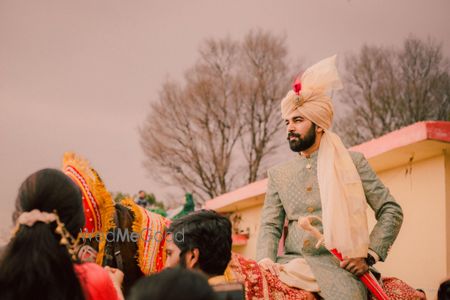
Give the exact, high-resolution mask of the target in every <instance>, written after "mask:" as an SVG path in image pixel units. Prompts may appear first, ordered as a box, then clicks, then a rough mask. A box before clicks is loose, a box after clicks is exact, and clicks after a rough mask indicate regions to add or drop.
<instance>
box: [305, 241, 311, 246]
mask: <svg viewBox="0 0 450 300" xmlns="http://www.w3.org/2000/svg"><path fill="white" fill-rule="evenodd" d="M310 244H311V242H310V241H309V240H305V241H304V242H303V247H308V246H309V245H310Z"/></svg>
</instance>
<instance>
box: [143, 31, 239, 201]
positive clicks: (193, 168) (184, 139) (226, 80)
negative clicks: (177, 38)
mask: <svg viewBox="0 0 450 300" xmlns="http://www.w3.org/2000/svg"><path fill="white" fill-rule="evenodd" d="M200 54H201V59H200V61H199V62H198V63H197V64H196V65H195V66H194V67H193V68H192V69H190V70H188V71H187V72H186V75H185V79H186V85H185V86H184V87H180V86H179V85H178V84H176V83H173V82H167V83H166V84H165V85H164V86H163V88H162V92H161V94H160V99H159V101H158V102H156V103H152V104H151V111H150V114H149V115H148V117H147V119H146V122H145V124H144V127H143V128H141V130H140V135H141V145H142V148H143V150H144V152H145V155H146V156H147V158H148V159H147V160H146V162H145V166H146V167H147V169H148V170H149V171H150V172H151V173H153V174H155V175H156V176H163V175H165V176H166V177H165V179H166V180H167V181H168V182H170V183H173V184H177V185H179V186H180V187H182V188H183V189H185V190H191V191H196V192H197V195H198V196H200V198H201V199H202V200H204V199H205V197H210V198H211V197H215V196H217V195H219V194H221V193H225V192H226V191H227V190H228V189H229V188H230V185H231V182H232V178H231V177H232V175H230V168H231V162H232V160H231V157H232V154H233V149H234V146H235V144H236V142H237V141H238V137H239V135H240V132H241V127H240V125H239V122H238V120H237V118H238V116H239V115H238V111H239V100H238V98H237V97H236V95H235V93H234V85H235V77H236V75H235V73H236V67H235V65H236V61H237V55H238V46H237V45H236V44H235V43H234V42H232V41H230V40H228V39H226V40H222V41H213V40H209V41H206V42H205V43H204V45H203V47H202V48H201V51H200Z"/></svg>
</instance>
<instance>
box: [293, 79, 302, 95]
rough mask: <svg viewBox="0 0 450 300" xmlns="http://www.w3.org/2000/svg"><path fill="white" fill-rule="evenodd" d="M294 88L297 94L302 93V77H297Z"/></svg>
mask: <svg viewBox="0 0 450 300" xmlns="http://www.w3.org/2000/svg"><path fill="white" fill-rule="evenodd" d="M292 88H293V89H294V92H295V93H296V94H297V95H300V91H301V90H302V83H301V82H300V79H298V77H297V78H296V79H295V81H294V84H293V85H292Z"/></svg>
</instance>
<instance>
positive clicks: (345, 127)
mask: <svg viewBox="0 0 450 300" xmlns="http://www.w3.org/2000/svg"><path fill="white" fill-rule="evenodd" d="M346 70H347V73H346V75H345V77H344V78H345V79H344V81H345V83H346V85H345V90H344V91H345V92H344V96H343V98H342V100H341V101H342V102H343V103H344V104H346V107H347V113H346V114H345V115H344V116H343V117H341V118H340V119H339V120H338V121H337V122H336V123H337V125H336V128H337V131H338V132H339V133H340V134H341V136H342V137H343V139H344V141H346V142H347V143H348V144H350V145H354V144H358V143H361V142H363V141H366V140H369V139H372V138H376V137H378V136H381V135H383V134H386V133H388V132H390V131H393V130H396V129H399V128H401V127H404V126H407V125H409V124H412V123H415V122H418V121H423V120H449V119H450V99H449V96H450V80H449V74H450V73H449V64H448V60H447V59H446V58H444V56H443V54H442V47H441V45H440V44H437V43H436V42H434V41H432V40H430V39H428V40H427V41H421V40H419V39H416V38H413V37H410V38H408V39H406V40H405V42H404V45H403V49H400V50H397V49H393V48H382V47H375V46H364V47H363V48H362V49H361V52H360V53H359V54H358V55H351V56H348V57H347V59H346Z"/></svg>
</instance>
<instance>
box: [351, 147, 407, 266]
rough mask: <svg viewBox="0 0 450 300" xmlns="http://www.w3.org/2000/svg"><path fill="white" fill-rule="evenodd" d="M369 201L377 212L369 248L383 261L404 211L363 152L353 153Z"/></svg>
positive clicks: (396, 232) (398, 229)
mask: <svg viewBox="0 0 450 300" xmlns="http://www.w3.org/2000/svg"><path fill="white" fill-rule="evenodd" d="M353 156H354V159H355V165H356V167H357V169H358V172H359V175H360V176H361V181H362V184H363V188H364V192H365V194H366V199H367V203H368V204H369V206H370V207H371V208H372V210H373V211H374V213H375V218H376V220H377V223H376V224H375V227H374V228H373V230H372V232H371V233H370V244H369V248H370V249H372V250H373V251H374V252H375V253H377V254H378V256H379V257H380V259H381V261H384V260H385V259H386V256H387V254H388V251H389V249H390V247H391V245H392V244H393V243H394V241H395V239H396V238H397V235H398V233H399V231H400V227H401V225H402V222H403V212H402V208H401V207H400V205H399V204H398V203H397V202H396V201H395V199H394V198H393V197H392V195H391V194H390V192H389V189H388V188H387V187H386V186H385V185H384V184H383V183H382V182H381V180H380V179H379V178H378V176H377V175H376V174H375V172H374V171H373V170H372V168H371V167H370V165H369V163H368V162H367V160H366V159H365V158H364V156H363V155H362V154H361V153H353Z"/></svg>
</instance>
